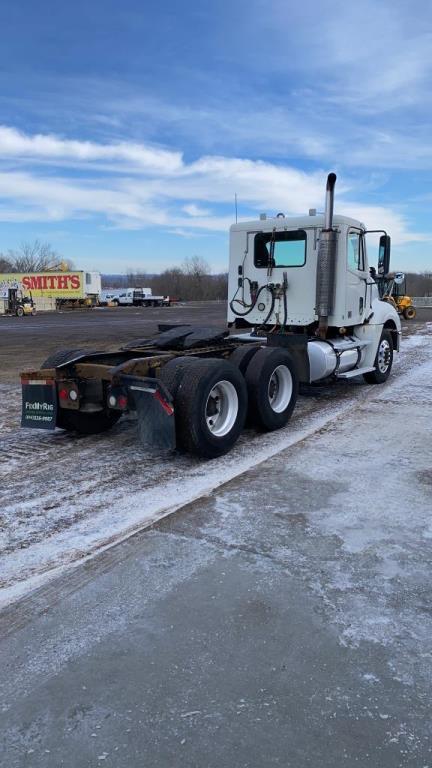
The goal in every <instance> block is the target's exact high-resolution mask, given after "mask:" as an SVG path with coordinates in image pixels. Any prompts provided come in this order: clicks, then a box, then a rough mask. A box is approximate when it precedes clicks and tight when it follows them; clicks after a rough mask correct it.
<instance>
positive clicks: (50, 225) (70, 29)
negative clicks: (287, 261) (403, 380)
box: [0, 0, 432, 272]
mask: <svg viewBox="0 0 432 768" xmlns="http://www.w3.org/2000/svg"><path fill="white" fill-rule="evenodd" d="M351 5H352V6H353V7H351ZM0 27H1V29H2V44H1V46H0V233H1V234H0V251H7V250H8V249H9V248H15V247H17V246H18V245H19V243H20V242H22V241H23V240H32V239H34V238H35V237H38V238H41V239H44V240H48V241H49V242H50V243H51V244H52V246H53V247H54V248H56V249H57V250H58V251H59V252H60V253H62V254H63V255H64V256H66V257H68V258H71V259H73V260H74V262H75V264H76V265H77V267H79V268H96V269H101V270H102V271H119V272H122V271H125V270H127V269H143V270H145V271H149V272H155V271H160V270H162V269H164V268H165V267H167V266H172V265H175V264H180V263H181V262H182V261H183V259H184V258H185V257H186V256H188V255H194V254H198V255H200V256H202V257H204V258H206V259H207V260H208V261H209V263H210V264H211V266H212V268H213V270H214V271H219V270H223V269H226V268H227V256H228V240H227V231H228V227H229V225H230V224H231V223H232V221H233V216H234V194H235V193H237V195H238V200H239V216H240V217H241V218H248V219H250V218H255V217H256V216H257V214H258V213H259V212H261V211H266V212H267V213H269V214H272V213H275V212H277V211H285V213H286V214H296V213H304V212H306V211H307V210H308V208H310V207H317V208H318V209H322V206H323V189H324V183H325V178H326V174H327V172H328V171H330V170H335V171H336V172H337V174H338V186H337V201H336V210H337V211H338V212H339V213H346V214H348V215H351V216H354V217H356V218H360V219H361V220H363V221H364V222H365V223H366V224H367V226H368V227H369V228H378V227H383V228H386V229H388V231H389V232H390V234H391V235H392V241H393V266H394V267H395V268H399V269H405V270H407V271H408V270H426V269H432V259H431V253H432V223H431V217H430V214H429V211H430V208H431V206H432V184H431V180H432V131H431V118H432V99H431V75H432V7H431V4H430V3H429V2H427V0H412V1H411V2H410V3H408V2H406V0H405V1H404V2H401V1H400V0H388V1H387V0H385V1H383V0H374V1H373V2H370V1H369V0H363V1H362V2H361V3H357V4H350V3H347V2H346V0H344V1H343V2H342V0H321V2H319V1H318V0H304V1H303V2H302V3H298V2H295V3H294V2H292V0H283V1H282V0H266V2H264V0H248V1H247V2H246V0H231V1H230V2H227V0H214V2H211V3H210V2H208V3H201V4H196V3H187V2H184V3H178V2H174V1H173V0H162V1H159V2H145V1H141V2H139V1H138V0H122V2H119V0H115V2H114V0H103V1H102V0H92V2H88V0H86V2H83V1H82V0H74V2H73V3H71V2H67V3H66V2H64V0H56V2H47V0H40V2H38V3H35V2H33V0H18V1H15V2H11V0H3V3H2V4H1V6H0Z"/></svg>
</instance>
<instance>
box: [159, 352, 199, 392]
mask: <svg viewBox="0 0 432 768" xmlns="http://www.w3.org/2000/svg"><path fill="white" fill-rule="evenodd" d="M197 360H199V358H198V357H193V356H192V355H182V356H181V357H175V358H174V359H173V360H170V361H169V363H166V365H164V367H163V368H161V372H160V374H159V378H160V380H161V382H162V383H163V384H165V386H166V388H167V390H168V392H169V393H170V394H171V396H172V398H173V399H175V397H176V396H177V391H178V388H179V386H180V384H181V382H182V380H183V376H184V375H185V373H186V371H187V370H188V369H189V367H190V365H191V364H193V363H195V362H196V361H197Z"/></svg>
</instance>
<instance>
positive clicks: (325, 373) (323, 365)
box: [308, 339, 361, 382]
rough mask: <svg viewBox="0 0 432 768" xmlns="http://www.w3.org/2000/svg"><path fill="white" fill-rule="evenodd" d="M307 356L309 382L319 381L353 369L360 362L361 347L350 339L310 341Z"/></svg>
mask: <svg viewBox="0 0 432 768" xmlns="http://www.w3.org/2000/svg"><path fill="white" fill-rule="evenodd" d="M308 356H309V365H310V380H311V382H312V381H319V380H320V379H327V378H328V377H329V376H332V375H334V374H337V373H345V372H346V371H351V370H352V369H353V368H355V367H356V366H357V364H358V363H359V362H360V357H361V347H360V345H358V344H356V343H355V342H354V341H352V340H351V339H335V340H334V341H333V340H332V341H323V340H321V339H310V340H309V341H308Z"/></svg>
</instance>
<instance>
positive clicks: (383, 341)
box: [363, 328, 393, 384]
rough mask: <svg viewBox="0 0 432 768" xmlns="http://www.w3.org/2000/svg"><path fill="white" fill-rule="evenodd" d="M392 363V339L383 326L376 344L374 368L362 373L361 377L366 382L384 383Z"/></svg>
mask: <svg viewBox="0 0 432 768" xmlns="http://www.w3.org/2000/svg"><path fill="white" fill-rule="evenodd" d="M392 365H393V340H392V335H391V333H390V331H388V330H387V328H384V330H383V332H382V334H381V338H380V341H379V344H378V349H377V353H376V356H375V362H374V366H375V370H374V371H371V372H370V373H364V374H363V378H364V380H365V382H366V383H367V384H384V382H385V381H387V379H388V377H389V376H390V372H391V369H392ZM384 368H385V370H384Z"/></svg>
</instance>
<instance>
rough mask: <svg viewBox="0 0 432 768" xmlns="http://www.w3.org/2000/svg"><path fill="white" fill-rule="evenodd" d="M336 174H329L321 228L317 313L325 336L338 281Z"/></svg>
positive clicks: (321, 333) (321, 331) (323, 336)
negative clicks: (335, 208)
mask: <svg viewBox="0 0 432 768" xmlns="http://www.w3.org/2000/svg"><path fill="white" fill-rule="evenodd" d="M335 184H336V174H335V173H329V175H328V176H327V186H326V201H325V213H324V229H322V230H321V234H320V239H319V248H318V264H317V288H316V304H317V306H316V313H317V315H318V336H320V337H321V338H323V339H324V338H325V337H326V334H327V328H328V318H329V316H330V315H331V314H332V312H333V304H334V295H335V283H336V249H337V232H336V231H335V230H334V229H333V208H334V188H335Z"/></svg>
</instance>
